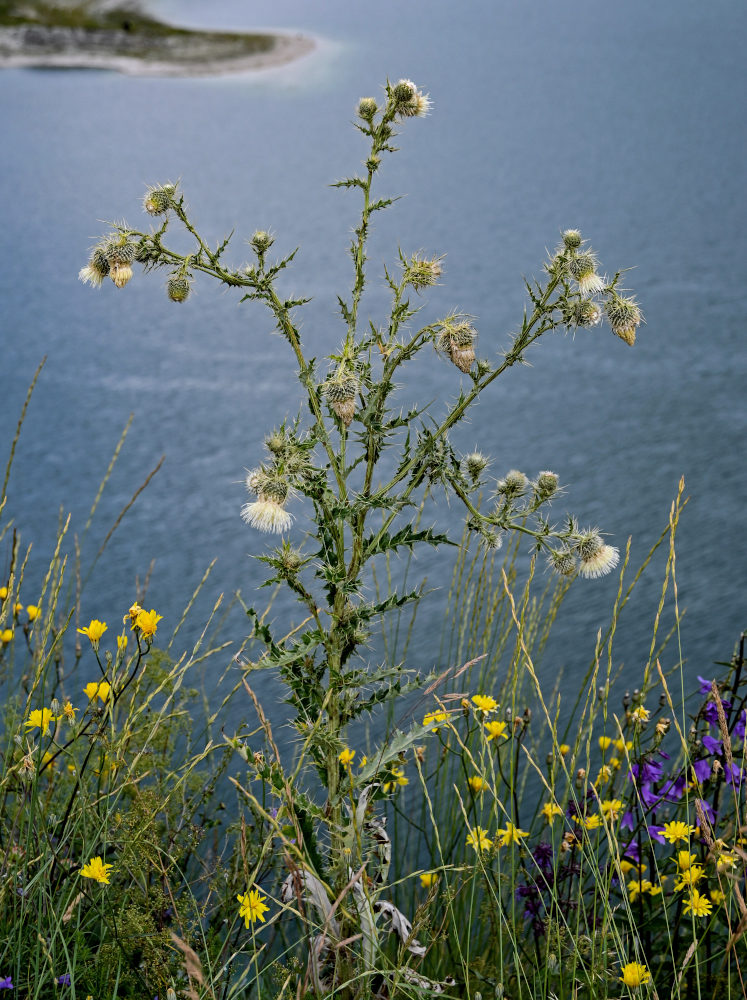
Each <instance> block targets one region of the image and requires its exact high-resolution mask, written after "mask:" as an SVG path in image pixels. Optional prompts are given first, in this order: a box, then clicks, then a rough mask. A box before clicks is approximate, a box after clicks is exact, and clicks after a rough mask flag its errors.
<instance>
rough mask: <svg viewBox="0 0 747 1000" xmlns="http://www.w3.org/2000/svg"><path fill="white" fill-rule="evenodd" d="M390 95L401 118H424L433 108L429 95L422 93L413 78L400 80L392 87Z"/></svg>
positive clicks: (396, 112)
mask: <svg viewBox="0 0 747 1000" xmlns="http://www.w3.org/2000/svg"><path fill="white" fill-rule="evenodd" d="M389 96H390V100H391V102H392V104H393V105H394V111H395V114H398V115H399V116H400V118H415V117H421V118H422V117H423V115H427V114H428V112H429V111H430V108H431V102H430V98H429V97H428V95H427V94H423V93H421V91H419V90H418V88H417V87H416V86H415V84H414V83H413V82H412V80H399V81H398V82H397V83H395V85H394V86H393V87H392V88H391V89H390V92H389Z"/></svg>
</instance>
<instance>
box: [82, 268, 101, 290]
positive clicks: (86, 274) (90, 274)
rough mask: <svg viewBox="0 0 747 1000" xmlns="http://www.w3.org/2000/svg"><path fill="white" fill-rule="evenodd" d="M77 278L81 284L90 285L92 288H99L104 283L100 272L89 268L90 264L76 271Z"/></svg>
mask: <svg viewBox="0 0 747 1000" xmlns="http://www.w3.org/2000/svg"><path fill="white" fill-rule="evenodd" d="M78 278H79V279H80V280H81V281H82V282H83V284H88V285H92V286H93V287H94V288H100V287H101V285H102V284H103V281H104V275H103V274H102V273H101V271H97V270H96V268H95V267H91V265H90V264H86V266H85V267H82V268H81V269H80V271H78Z"/></svg>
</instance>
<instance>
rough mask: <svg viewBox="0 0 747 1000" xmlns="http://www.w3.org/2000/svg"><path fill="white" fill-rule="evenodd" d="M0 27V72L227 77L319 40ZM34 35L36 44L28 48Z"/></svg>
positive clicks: (305, 50)
mask: <svg viewBox="0 0 747 1000" xmlns="http://www.w3.org/2000/svg"><path fill="white" fill-rule="evenodd" d="M32 30H33V34H32V35H31V36H29V26H18V27H15V26H14V27H2V28H0V69H90V70H108V71H113V72H118V73H124V74H126V75H128V76H154V77H200V76H225V75H229V74H233V73H244V72H247V71H255V70H264V69H274V68H276V67H279V66H284V65H286V64H288V63H290V62H294V61H295V60H296V59H300V58H302V57H303V56H306V55H309V54H310V53H311V52H313V51H314V50H315V49H316V48H317V43H316V42H315V40H314V39H312V38H310V37H309V36H307V35H302V34H283V33H280V32H272V33H256V34H251V35H248V34H247V35H240V34H235V35H231V36H228V35H226V34H222V33H218V32H200V31H194V32H191V31H190V32H188V33H183V29H182V30H181V31H180V30H179V29H176V30H175V32H174V34H173V35H172V34H168V35H165V36H163V37H160V38H156V39H154V38H144V37H143V36H141V35H140V34H138V35H136V36H132V35H127V34H126V33H125V32H123V31H82V30H81V29H77V28H62V27H59V26H58V27H50V28H41V27H39V26H36V25H34V26H33V29H32ZM29 37H31V38H32V44H31V45H29V41H28V40H29Z"/></svg>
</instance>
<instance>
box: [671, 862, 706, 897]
mask: <svg viewBox="0 0 747 1000" xmlns="http://www.w3.org/2000/svg"><path fill="white" fill-rule="evenodd" d="M702 878H703V867H702V865H690V867H689V868H686V869H685V871H682V872H680V880H679V882H675V883H674V887H675V889H676V890H677V891H680V890H681V889H691V888H692V887H693V886H694V885H697V883H698V882H700V880H701V879H702Z"/></svg>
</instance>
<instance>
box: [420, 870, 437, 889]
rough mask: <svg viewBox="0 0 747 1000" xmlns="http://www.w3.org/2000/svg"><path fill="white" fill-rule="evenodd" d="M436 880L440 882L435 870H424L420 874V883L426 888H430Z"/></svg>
mask: <svg viewBox="0 0 747 1000" xmlns="http://www.w3.org/2000/svg"><path fill="white" fill-rule="evenodd" d="M436 882H438V875H437V874H436V873H435V872H423V874H422V875H421V876H420V884H421V885H422V887H423V888H424V889H430V887H431V886H432V885H435V884H436Z"/></svg>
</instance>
